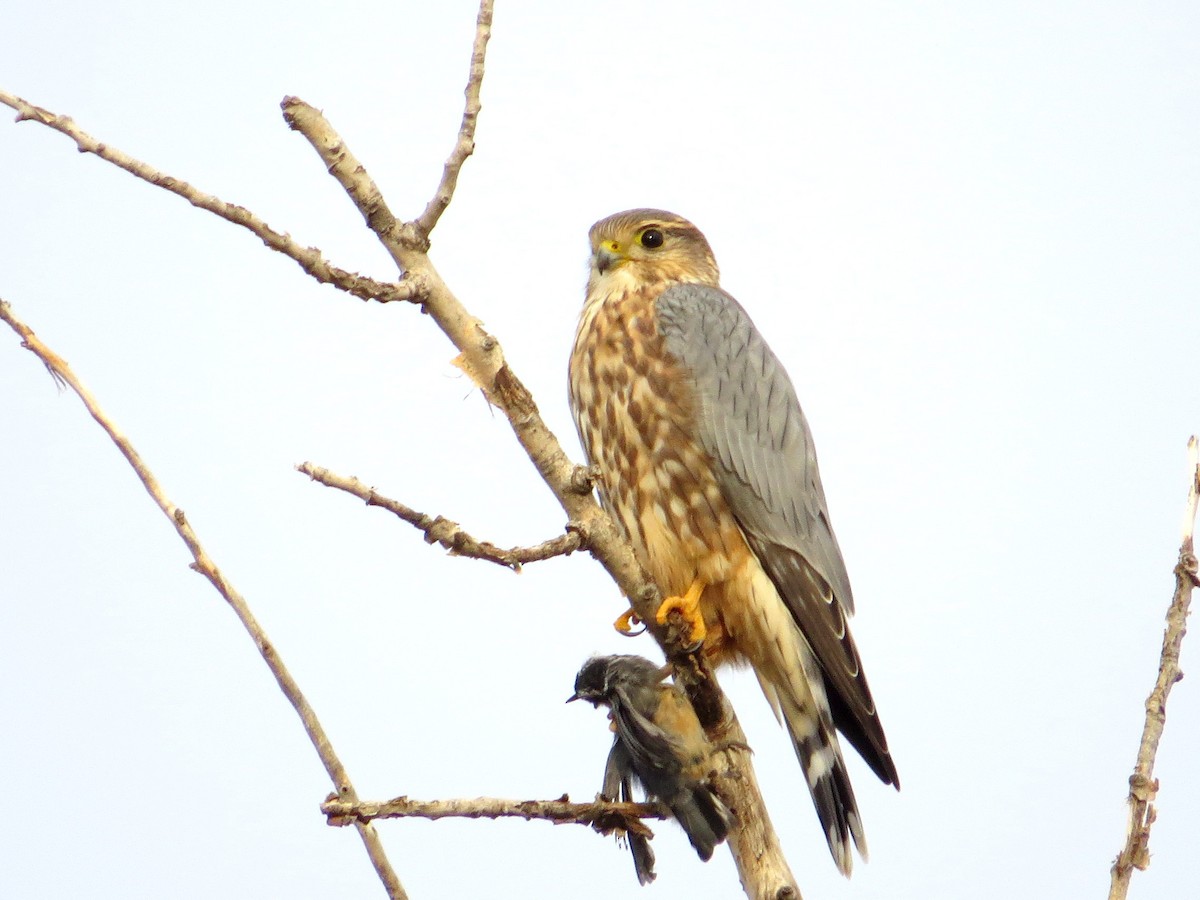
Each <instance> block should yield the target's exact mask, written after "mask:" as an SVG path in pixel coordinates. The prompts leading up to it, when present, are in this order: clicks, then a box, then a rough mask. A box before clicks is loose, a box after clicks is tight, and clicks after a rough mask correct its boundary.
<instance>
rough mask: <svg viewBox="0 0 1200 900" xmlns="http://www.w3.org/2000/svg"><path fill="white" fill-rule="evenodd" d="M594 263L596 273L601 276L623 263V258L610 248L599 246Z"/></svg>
mask: <svg viewBox="0 0 1200 900" xmlns="http://www.w3.org/2000/svg"><path fill="white" fill-rule="evenodd" d="M594 260H595V262H594V263H593V265H595V267H596V271H597V272H599V273H600V274H601V275H603V274H604V273H605V272H607V271H608V270H609V269H611V268H614V267H615V266H617V265H618V264H619V263H622V262H624V261H625V257H624V256H622V255H621V254H620V253H618V252H616V251H615V250H613V249H612V248H611V247H608V246H606V245H603V244H601V245H600V246H599V247H597V248H596V255H595V257H594Z"/></svg>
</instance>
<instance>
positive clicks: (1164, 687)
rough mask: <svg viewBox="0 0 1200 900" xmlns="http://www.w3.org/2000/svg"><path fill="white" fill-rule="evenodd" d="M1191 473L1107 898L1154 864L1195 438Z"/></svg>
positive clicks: (1199, 463) (1179, 638)
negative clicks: (1159, 768)
mask: <svg viewBox="0 0 1200 900" xmlns="http://www.w3.org/2000/svg"><path fill="white" fill-rule="evenodd" d="M1188 475H1189V478H1190V484H1189V487H1188V498H1187V505H1186V506H1185V507H1184V515H1183V540H1182V543H1181V544H1180V547H1179V561H1178V562H1177V563H1176V564H1175V595H1174V597H1172V599H1171V606H1170V607H1169V608H1168V610H1167V628H1166V631H1165V633H1164V634H1163V645H1162V654H1161V656H1160V658H1159V664H1158V678H1157V679H1156V680H1155V682H1154V689H1153V690H1152V691H1151V692H1150V696H1149V697H1148V698H1147V699H1146V724H1145V726H1144V727H1143V729H1142V742H1141V744H1140V745H1139V746H1138V754H1137V762H1136V764H1135V765H1134V767H1133V775H1131V776H1130V778H1129V824H1128V830H1127V833H1126V836H1125V846H1124V847H1122V848H1121V852H1120V853H1119V854H1118V855H1117V859H1116V861H1115V862H1114V863H1113V866H1112V885H1111V887H1110V888H1109V892H1108V896H1109V900H1124V898H1125V896H1126V894H1127V893H1128V891H1129V881H1130V879H1131V878H1132V877H1133V870H1134V869H1145V868H1147V867H1148V866H1149V865H1150V826H1151V825H1153V824H1154V820H1155V818H1156V817H1157V810H1156V809H1155V807H1154V799H1155V797H1156V796H1157V795H1158V779H1156V778H1155V777H1154V760H1155V757H1156V756H1157V755H1158V744H1159V741H1160V740H1162V734H1163V728H1164V727H1165V725H1166V722H1167V697H1169V696H1170V694H1171V688H1172V687H1173V686H1174V685H1175V682H1177V681H1179V680H1180V679H1181V678H1183V672H1182V671H1181V670H1180V668H1179V651H1180V648H1181V647H1182V646H1183V636H1184V635H1185V634H1186V633H1187V616H1188V607H1189V606H1190V605H1191V602H1192V589H1193V588H1195V587H1196V586H1197V585H1200V579H1197V577H1196V572H1197V561H1196V555H1195V552H1194V544H1193V538H1192V535H1193V531H1194V529H1195V524H1196V507H1197V504H1198V503H1200V444H1198V443H1197V440H1196V437H1195V436H1193V437H1192V438H1191V439H1190V440H1189V441H1188Z"/></svg>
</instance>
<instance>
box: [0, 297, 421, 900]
mask: <svg viewBox="0 0 1200 900" xmlns="http://www.w3.org/2000/svg"><path fill="white" fill-rule="evenodd" d="M0 320H3V321H4V322H6V323H8V325H9V327H11V328H12V329H13V331H15V332H16V333H17V334H18V335H19V336H20V337H21V346H22V347H24V348H25V349H27V350H29V351H31V352H32V353H34V354H35V355H36V356H37V357H38V358H39V359H41V361H42V362H43V363H45V364H46V367H47V368H49V369H50V370H51V372H53V373H54V374H55V375H57V376H58V378H59V379H61V381H63V382H65V383H66V384H67V385H69V386H70V388H71V390H73V391H74V392H75V393H76V394H77V395H78V397H79V399H80V400H82V401H83V405H84V406H85V407H87V411H88V412H89V413H91V415H92V418H93V419H95V420H96V422H97V423H99V425H100V427H101V428H103V429H104V431H105V432H106V433H107V434H108V436H109V437H110V438H112V441H113V443H114V444H116V445H117V449H118V450H120V451H121V455H122V456H124V457H125V459H126V460H127V461H128V462H129V465H130V466H132V467H133V471H134V473H135V474H136V475H137V477H138V479H139V480H140V481H141V482H142V485H143V486H144V487H145V488H146V491H147V492H148V493H149V494H150V496H151V498H153V500H154V502H155V504H156V505H157V506H158V508H159V509H161V510H162V511H163V515H165V516H166V517H167V518H168V519H170V521H171V525H172V526H173V527H174V528H175V531H176V533H177V534H178V535H179V537H180V539H182V540H183V542H184V543H185V544H186V545H187V548H188V550H189V551H191V554H192V559H193V560H194V562H193V563H192V564H191V568H192V569H193V570H195V571H196V572H199V573H200V574H201V575H203V576H204V577H205V578H207V579H208V580H209V582H210V583H211V584H212V586H213V587H214V588H216V589H217V592H218V593H219V594H220V595H221V596H222V597H224V598H225V601H226V602H227V603H228V604H229V605H230V607H232V608H233V611H234V613H235V614H236V615H237V617H238V619H239V620H240V621H241V623H242V625H243V626H244V627H245V629H246V631H247V633H248V634H249V635H250V637H251V639H252V640H253V641H254V645H255V646H256V647H257V648H258V650H259V653H261V654H262V658H263V660H264V661H265V662H266V664H267V667H268V668H269V669H270V670H271V674H272V675H274V676H275V680H276V681H277V682H279V687H280V689H281V690H282V691H283V693H284V695H285V696H286V697H287V698H288V700H289V702H291V704H292V707H293V708H294V709H295V710H296V713H297V715H299V716H300V721H301V722H302V723H303V725H304V730H305V731H306V732H307V733H308V736H309V739H310V740H311V741H312V743H313V746H314V747H315V748H316V750H317V755H318V756H319V757H320V758H321V762H322V764H324V766H325V771H326V772H328V773H329V777H330V778H331V779H332V780H333V785H334V787H335V788H336V790H337V795H338V796H339V797H341V798H342V799H343V800H346V801H347V802H350V803H354V802H356V801H357V800H358V794H357V792H356V791H355V790H354V785H353V784H351V782H350V776H349V775H348V774H346V769H345V767H344V766H343V765H342V762H341V760H340V759H339V758H338V756H337V754H336V753H335V752H334V749H333V745H332V744H330V742H329V737H328V735H326V733H325V729H324V728H322V727H321V723H320V721H319V720H318V719H317V714H316V712H314V711H313V708H312V706H311V705H309V702H308V700H307V699H305V697H304V694H303V693H301V691H300V686H299V685H298V684H297V683H296V681H295V679H294V678H292V676H291V673H290V672H289V671H288V670H287V667H286V666H284V664H283V660H282V659H280V657H279V653H278V651H277V650H276V649H275V646H274V644H272V643H271V641H270V640H269V639H268V638H267V635H266V633H265V632H264V631H263V629H262V626H261V625H259V624H258V620H257V619H255V618H254V614H253V613H252V612H251V611H250V607H249V606H248V605H247V603H246V600H245V598H244V597H242V595H241V594H240V593H238V591H237V589H236V588H234V586H233V585H232V584H230V582H229V580H228V579H227V578H226V577H225V576H224V575H223V574H222V573H221V570H220V569H218V568H217V565H216V563H215V562H213V560H212V558H211V557H210V556H209V555H208V552H207V551H206V550H205V549H204V547H203V546H202V545H201V544H200V539H199V538H198V537H197V536H196V533H195V531H193V530H192V526H191V525H189V524H188V521H187V517H186V516H184V513H183V510H182V509H180V508H179V507H178V506H176V505H175V504H174V503H172V502H171V501H170V499H168V497H167V495H166V492H165V491H163V488H162V485H161V484H159V482H158V479H157V478H155V477H154V473H153V472H151V471H150V469H149V467H148V466H147V465H146V463H145V461H144V460H143V459H142V457H141V456H140V455H139V454H138V452H137V451H136V450H135V449H134V448H133V444H131V443H130V442H129V439H128V438H127V437H126V436H125V435H124V434H123V433H122V432H121V430H120V429H119V428H118V427H117V426H116V424H115V423H114V422H113V421H112V419H110V418H109V417H108V415H107V414H106V413H105V412H104V411H103V410H102V409H101V408H100V405H99V404H98V403H97V402H96V398H95V397H94V396H92V393H91V392H90V391H89V390H88V389H87V388H86V387H84V386H83V384H82V383H81V382H80V381H79V379H78V378H77V377H76V376H75V373H74V372H72V371H71V367H70V366H69V365H68V364H67V361H66V360H65V359H63V358H62V357H61V356H59V355H58V354H57V353H55V352H54V351H53V350H51V349H50V348H49V347H47V346H46V345H45V344H44V343H42V341H41V340H40V339H39V338H38V337H37V335H35V334H34V333H33V331H32V330H31V329H30V328H29V326H28V325H26V324H25V323H24V322H22V321H21V320H20V319H18V318H17V317H16V316H14V315H13V312H12V308H11V307H10V306H9V304H8V303H6V302H4V301H3V300H0ZM355 824H356V826H357V828H358V833H359V835H360V836H361V837H362V841H363V844H364V845H365V846H366V848H367V854H368V855H369V856H370V858H371V863H372V865H374V866H375V871H376V872H377V873H378V874H379V878H380V880H381V881H382V882H383V884H384V887H385V888H386V889H387V892H388V896H389V897H391V898H393V900H406V898H407V896H408V895H407V894H405V892H404V888H403V887H401V885H400V880H399V878H397V877H396V873H395V871H393V869H392V866H391V863H389V862H388V859H387V856H386V855H385V854H384V851H383V845H382V844H381V843H380V841H379V835H378V833H377V832H376V831H375V828H374V827H373V826H372V825H371V824H370V823H369V822H357V823H355Z"/></svg>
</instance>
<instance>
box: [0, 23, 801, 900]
mask: <svg viewBox="0 0 1200 900" xmlns="http://www.w3.org/2000/svg"><path fill="white" fill-rule="evenodd" d="M491 8H492V2H491V0H482V2H481V6H480V13H479V17H478V20H477V30H476V40H475V44H474V46H473V49H472V63H471V78H470V80H469V82H468V87H467V92H466V93H467V108H466V111H465V113H464V117H463V125H462V127H461V128H460V131H459V140H458V142H457V143H456V145H455V150H454V152H452V154H451V157H450V159H449V160H448V161H447V164H446V169H445V171H444V172H443V177H442V181H441V183H440V184H439V187H438V191H437V193H436V194H435V196H434V198H433V200H431V201H430V204H429V205H428V206H427V208H426V210H425V212H424V213H422V216H421V217H420V218H418V219H417V220H414V221H412V222H400V221H398V220H397V219H396V218H395V216H394V215H393V214H392V212H391V210H389V209H388V207H387V204H386V203H385V202H384V200H383V197H382V194H381V193H380V192H379V190H378V188H377V187H376V186H375V184H374V182H373V181H372V180H371V178H370V176H369V175H368V174H367V172H366V169H365V168H364V167H363V166H362V165H361V164H360V163H359V162H358V160H357V159H355V157H354V156H353V154H352V153H351V152H350V151H349V149H348V148H347V147H346V145H345V144H344V142H343V141H342V140H341V138H340V137H339V136H338V135H337V133H336V132H335V131H334V130H333V129H332V128H331V127H330V125H329V123H328V122H326V121H325V119H324V117H323V116H322V115H321V113H320V112H319V111H317V110H315V109H314V108H312V107H311V106H308V105H307V104H305V103H304V102H303V101H300V100H298V99H296V98H292V97H288V98H285V99H284V101H283V104H282V105H283V110H284V117H285V119H286V120H287V121H288V124H289V125H290V126H291V127H292V128H294V129H295V130H297V131H299V132H300V133H301V134H303V135H304V136H305V137H306V138H307V139H308V140H309V142H310V143H311V144H312V145H313V147H314V148H315V149H316V150H317V152H318V154H319V155H320V156H321V159H322V160H323V161H324V162H325V165H326V166H327V168H328V170H329V172H330V174H332V175H333V176H334V177H335V178H336V179H337V180H338V182H339V183H340V184H341V185H342V186H343V188H344V189H345V190H346V192H347V193H348V194H349V195H350V197H351V199H352V200H353V201H354V203H355V205H356V206H357V207H358V209H359V211H360V212H361V213H362V215H363V217H364V218H365V219H366V221H367V224H368V226H369V227H370V228H371V230H372V231H374V232H375V234H376V236H377V237H378V238H379V240H380V241H381V242H382V244H383V245H384V247H385V248H386V249H387V250H388V252H389V253H390V254H391V255H392V258H393V260H394V261H395V263H396V265H397V267H398V268H399V270H400V272H402V273H403V276H402V278H403V280H402V282H401V283H399V284H394V285H386V284H381V283H380V282H374V281H371V280H370V279H363V278H361V276H357V275H353V274H352V273H348V272H345V271H343V270H340V269H335V268H334V267H332V266H330V265H329V264H328V263H327V262H325V260H324V259H322V258H321V256H320V254H319V252H318V251H316V250H315V249H312V248H309V249H308V250H304V249H302V248H299V247H298V245H295V244H294V242H292V241H291V239H290V238H288V237H286V236H285V235H280V234H278V233H277V232H274V231H272V230H271V229H269V228H268V227H267V226H266V225H265V223H263V222H262V221H261V220H260V219H258V218H257V217H255V216H253V214H251V213H250V212H249V211H247V210H245V209H243V208H242V207H237V206H232V205H230V204H227V203H224V201H221V200H219V199H217V198H216V197H213V196H211V195H208V194H203V193H201V192H199V191H197V190H196V189H194V188H192V187H191V186H190V185H187V184H186V183H184V182H181V181H179V180H177V179H174V178H172V177H170V176H168V175H165V174H163V173H161V172H158V171H156V170H154V169H151V168H150V167H149V166H146V165H145V164H144V163H139V162H138V161H136V160H132V159H131V158H129V157H127V156H125V155H124V154H122V153H120V152H119V151H114V150H112V149H111V148H109V147H107V146H106V145H104V144H102V143H100V142H98V141H96V140H95V139H94V138H91V137H90V136H89V135H86V134H85V133H84V132H82V131H80V130H79V129H77V128H76V127H75V125H74V123H73V122H71V120H70V119H67V118H64V117H60V116H56V115H54V114H52V113H49V112H47V111H46V110H42V109H39V108H38V107H34V106H32V105H30V104H28V103H26V102H25V101H23V100H21V99H20V98H17V97H14V96H13V95H11V94H7V93H4V92H2V91H0V102H3V103H5V104H7V105H9V106H11V107H12V108H14V109H16V110H17V111H18V121H22V120H30V121H37V122H40V123H41V124H43V125H46V126H48V127H51V128H54V129H55V130H58V131H60V132H62V133H64V134H66V135H67V136H68V137H70V138H71V139H72V140H74V141H75V142H76V145H77V146H78V147H79V149H80V150H81V151H83V152H89V153H94V154H95V155H97V156H99V157H100V158H102V159H105V160H107V161H108V162H111V163H113V164H114V165H117V166H119V167H120V168H122V169H125V170H126V171H128V172H130V173H131V174H133V175H135V176H137V177H139V178H142V179H143V180H145V181H147V182H149V183H151V184H155V185H157V186H159V187H162V188H165V189H167V190H170V191H172V192H173V193H176V194H178V195H179V196H182V197H184V198H185V199H187V200H188V201H189V202H191V203H193V204H194V205H196V206H198V207H200V208H203V209H207V210H209V211H210V212H213V213H215V214H217V215H220V216H221V217H223V218H225V219H227V220H228V221H230V222H233V223H235V224H238V225H241V226H242V227H245V228H247V229H248V230H250V231H252V232H253V233H255V234H257V235H258V236H259V237H260V238H261V239H262V240H263V242H264V243H265V244H266V245H267V246H268V247H270V248H271V249H273V250H277V251H279V252H282V253H285V254H286V255H288V256H289V257H291V258H292V259H295V260H296V261H297V262H298V263H300V265H301V266H302V267H303V268H304V269H305V271H308V272H309V273H310V274H312V275H313V277H314V278H317V279H318V280H320V281H323V282H326V283H330V284H334V285H335V286H337V287H339V288H341V289H343V290H347V291H348V292H350V293H353V294H354V295H355V296H359V297H363V298H364V299H379V300H412V301H416V302H420V303H421V304H422V305H423V308H424V309H425V311H427V312H429V313H430V315H432V316H433V318H434V319H435V321H436V322H437V323H438V326H439V327H440V328H441V329H442V331H443V332H444V333H445V334H446V335H447V337H449V338H450V340H451V342H452V343H453V344H454V345H455V346H456V347H457V348H458V349H459V351H460V354H459V357H458V359H457V360H456V362H457V363H458V364H459V365H460V366H461V367H462V368H463V369H464V370H465V371H466V372H467V373H468V374H469V375H470V376H471V378H472V379H473V380H474V381H475V383H476V384H477V385H479V387H480V388H481V389H482V390H483V392H484V395H485V396H486V397H487V398H488V400H489V401H490V402H491V403H492V404H493V405H495V406H496V407H497V408H499V409H500V410H501V411H502V412H503V413H504V414H505V416H506V417H507V418H508V420H509V423H510V425H511V427H512V429H513V433H514V435H515V436H516V437H517V440H518V441H519V442H520V443H521V445H522V447H524V449H525V451H526V453H527V454H528V455H529V458H530V460H531V461H532V462H533V464H534V466H535V467H536V468H537V470H538V472H539V473H540V474H541V475H542V478H543V479H544V480H545V482H546V484H547V485H548V486H549V487H550V489H551V491H552V492H553V493H554V495H555V496H556V497H557V499H558V501H559V503H560V505H561V506H562V507H563V510H564V511H565V512H566V514H567V519H568V521H569V522H571V523H572V529H573V530H574V531H575V532H576V533H577V534H578V536H579V540H580V543H581V545H582V546H583V547H585V548H586V549H587V550H588V551H589V552H590V553H591V554H592V555H593V556H594V557H595V558H596V559H597V560H598V561H599V562H600V563H601V564H602V565H603V566H604V567H605V569H607V571H608V572H609V574H610V575H611V576H612V578H613V580H614V581H615V582H616V583H617V585H618V586H619V587H620V588H621V590H622V592H623V593H624V594H625V596H626V597H628V598H629V600H630V602H631V603H632V605H633V606H634V608H635V610H636V611H637V612H638V614H639V616H640V617H641V618H642V620H643V621H644V622H647V623H648V624H649V626H650V631H651V633H652V634H653V635H654V637H655V639H656V640H657V641H659V643H660V644H661V645H662V647H663V650H664V652H665V653H666V655H667V658H668V659H669V660H670V661H671V662H672V663H673V665H674V666H675V671H676V678H677V680H678V681H679V682H680V684H681V685H682V686H683V687H684V689H685V690H686V691H687V693H688V696H689V698H690V699H691V700H692V703H693V705H694V706H695V707H696V711H697V714H698V715H699V717H700V720H701V722H702V724H703V725H704V726H705V728H706V729H707V731H708V733H709V737H710V738H711V739H712V740H713V742H714V744H716V745H717V746H724V747H727V748H729V749H726V750H724V751H722V754H723V756H724V763H725V765H723V766H722V767H721V770H720V772H719V777H718V783H717V785H716V787H717V789H718V791H719V792H720V794H721V796H722V799H723V800H724V801H725V803H726V805H728V806H729V807H730V808H731V809H733V810H734V811H735V812H736V813H737V815H738V827H737V828H736V829H735V830H734V833H733V834H732V835H731V836H730V841H729V843H730V848H731V850H732V852H733V855H734V860H735V862H736V863H737V866H738V872H739V875H740V877H741V880H742V886H743V888H744V889H745V891H746V894H747V896H749V897H751V898H754V900H768V898H769V900H785V898H795V897H799V889H798V888H797V887H796V883H795V878H794V877H793V875H792V873H791V870H790V868H789V867H788V864H787V861H786V859H785V858H784V856H783V853H782V850H781V848H780V846H779V841H778V838H777V836H776V835H775V832H774V829H773V827H772V825H771V822H770V819H769V817H768V815H767V812H766V808H765V805H764V803H763V800H762V796H761V794H760V792H759V790H758V784H757V780H756V779H755V776H754V771H753V767H752V765H751V760H750V751H749V750H748V748H747V747H746V738H745V734H744V733H743V732H742V729H741V726H740V725H739V724H738V722H737V718H736V715H735V714H734V712H733V709H732V707H731V706H730V705H729V703H728V701H727V699H726V698H725V695H724V694H723V693H722V692H721V690H720V687H719V686H718V684H717V681H716V678H715V676H714V674H713V672H712V671H711V669H710V667H709V666H708V664H707V662H706V661H705V660H704V659H703V658H702V657H700V656H696V655H692V654H689V653H688V652H687V648H686V647H684V646H682V644H681V643H680V642H679V641H678V640H677V639H676V637H675V630H674V629H673V628H672V627H670V625H668V626H665V627H664V626H659V625H658V624H657V623H656V622H655V620H654V612H655V610H656V609H657V607H658V604H659V602H660V601H661V595H660V594H659V592H658V590H657V588H656V587H655V586H654V584H653V583H652V582H650V581H649V579H648V578H647V577H646V575H645V573H644V572H643V571H642V569H641V566H640V565H639V564H638V562H637V559H636V557H635V556H634V554H633V551H632V549H631V547H630V546H629V544H628V542H627V541H625V539H624V537H623V536H622V535H621V533H620V531H619V530H618V529H617V527H616V525H615V524H614V522H613V521H612V519H611V518H610V517H609V516H608V515H607V514H606V513H605V512H604V511H603V510H601V509H600V507H599V505H598V504H597V503H596V502H595V500H594V499H593V497H592V496H591V489H590V482H589V479H588V477H587V474H586V472H587V470H585V469H583V468H582V467H579V466H576V465H575V464H573V463H572V462H571V461H570V460H569V459H568V457H567V456H566V454H565V453H564V452H563V450H562V447H561V446H560V444H559V442H558V440H557V438H556V437H555V436H554V434H553V433H552V432H551V431H550V430H549V429H548V428H547V427H546V425H545V422H544V421H543V420H542V418H541V415H540V413H539V412H538V409H537V405H536V404H535V402H534V400H533V397H532V395H531V394H530V393H529V391H528V389H527V388H526V387H525V386H524V384H522V383H521V381H520V380H519V379H518V378H517V376H516V375H515V373H513V371H512V370H511V369H510V368H509V366H508V364H507V362H505V359H504V354H503V351H502V349H501V347H500V344H499V342H497V340H496V339H495V338H494V337H492V336H491V335H490V334H488V333H487V332H486V331H485V330H484V328H483V326H482V323H480V322H479V320H477V319H476V318H474V317H473V316H472V315H471V314H470V313H469V312H467V310H466V309H465V308H464V307H463V306H462V304H461V303H460V302H459V301H458V299H457V298H456V297H455V296H454V294H453V293H452V292H451V291H450V289H449V288H448V287H447V285H446V284H445V282H443V281H442V279H441V277H440V276H439V275H438V273H437V271H436V269H435V268H434V267H433V264H432V262H431V261H430V260H429V257H428V255H427V253H426V251H427V250H428V247H429V239H428V235H429V230H430V229H431V228H432V227H433V226H434V225H435V224H436V222H437V220H438V217H439V216H440V215H441V212H442V211H443V210H444V209H445V206H446V204H447V203H449V198H450V196H451V195H452V193H453V189H454V185H455V183H456V180H457V176H458V172H459V170H460V169H461V166H462V164H463V162H464V161H465V159H466V158H467V156H468V155H469V153H470V147H471V145H472V144H473V138H472V135H473V130H474V122H475V118H476V116H477V115H478V112H479V108H478V94H479V87H480V83H481V78H482V71H483V61H484V60H483V52H484V49H485V47H486V42H487V38H486V33H487V32H489V31H490V22H491ZM364 840H365V838H364ZM393 877H394V876H393ZM396 886H397V888H398V887H399V885H398V884H397V885H396Z"/></svg>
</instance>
